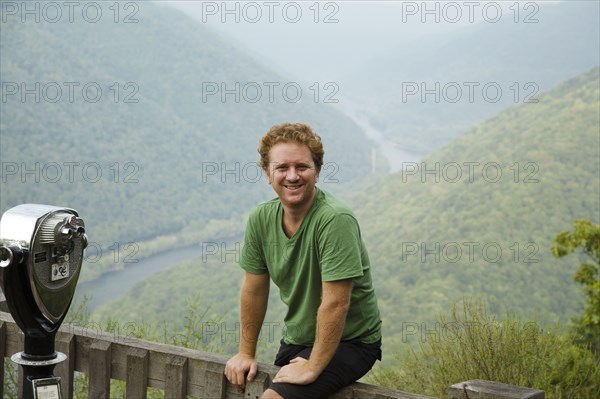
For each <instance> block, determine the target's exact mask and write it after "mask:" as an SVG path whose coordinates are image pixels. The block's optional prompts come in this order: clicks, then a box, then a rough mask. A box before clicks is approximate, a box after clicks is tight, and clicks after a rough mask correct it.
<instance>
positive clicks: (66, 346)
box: [54, 332, 75, 399]
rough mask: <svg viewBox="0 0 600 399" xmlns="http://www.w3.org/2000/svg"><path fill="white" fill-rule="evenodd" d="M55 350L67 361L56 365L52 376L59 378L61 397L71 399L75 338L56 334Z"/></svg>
mask: <svg viewBox="0 0 600 399" xmlns="http://www.w3.org/2000/svg"><path fill="white" fill-rule="evenodd" d="M56 350H57V351H59V352H62V353H64V354H65V355H67V360H65V361H63V362H61V363H59V364H57V365H56V367H55V368H54V375H56V376H58V377H60V388H61V392H62V397H63V398H64V399H73V378H74V376H73V373H74V370H75V336H74V335H73V334H69V333H65V332H59V333H58V334H56Z"/></svg>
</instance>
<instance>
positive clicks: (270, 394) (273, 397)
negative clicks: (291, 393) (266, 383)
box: [260, 389, 284, 399]
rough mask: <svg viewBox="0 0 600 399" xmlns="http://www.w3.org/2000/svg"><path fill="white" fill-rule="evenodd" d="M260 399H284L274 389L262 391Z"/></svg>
mask: <svg viewBox="0 0 600 399" xmlns="http://www.w3.org/2000/svg"><path fill="white" fill-rule="evenodd" d="M260 399H284V398H283V397H282V396H281V395H279V394H278V393H277V392H275V391H274V390H272V389H267V390H266V391H265V392H263V394H262V396H261V397H260Z"/></svg>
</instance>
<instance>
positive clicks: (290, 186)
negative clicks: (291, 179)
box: [283, 184, 304, 191]
mask: <svg viewBox="0 0 600 399" xmlns="http://www.w3.org/2000/svg"><path fill="white" fill-rule="evenodd" d="M303 186H304V185H303V184H288V185H284V186H283V187H285V188H287V189H288V190H290V191H296V190H298V189H300V188H302V187H303Z"/></svg>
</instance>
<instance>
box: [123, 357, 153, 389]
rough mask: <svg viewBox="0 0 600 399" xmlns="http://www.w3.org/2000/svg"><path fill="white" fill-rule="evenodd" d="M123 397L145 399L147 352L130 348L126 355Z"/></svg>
mask: <svg viewBox="0 0 600 399" xmlns="http://www.w3.org/2000/svg"><path fill="white" fill-rule="evenodd" d="M125 384H126V386H125V390H126V391H125V397H127V398H134V399H146V396H147V395H148V351H147V350H144V349H140V348H130V349H129V353H127V380H126V382H125Z"/></svg>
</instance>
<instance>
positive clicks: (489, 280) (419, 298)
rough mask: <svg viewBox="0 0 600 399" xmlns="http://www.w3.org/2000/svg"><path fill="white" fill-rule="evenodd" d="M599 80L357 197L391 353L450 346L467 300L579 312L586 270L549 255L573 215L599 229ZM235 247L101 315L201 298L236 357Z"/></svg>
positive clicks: (271, 329) (583, 80) (180, 309)
mask: <svg viewBox="0 0 600 399" xmlns="http://www.w3.org/2000/svg"><path fill="white" fill-rule="evenodd" d="M599 84H600V69H598V68H596V69H594V70H592V71H589V72H588V73H585V74H583V75H580V76H578V77H576V78H573V79H571V80H569V81H567V82H564V83H561V84H560V85H558V86H557V87H556V88H554V89H553V90H552V91H550V92H548V93H544V94H542V95H540V97H539V99H540V101H539V102H538V103H536V104H528V105H521V106H515V107H512V108H510V109H508V110H507V111H505V112H502V113H500V114H499V115H497V116H496V117H494V118H492V119H490V120H489V121H487V122H486V123H484V124H481V125H478V126H476V127H475V128H473V129H471V130H469V131H468V132H466V133H465V134H464V135H462V136H461V137H460V138H458V139H457V140H455V141H454V142H452V143H451V144H449V145H447V146H446V147H444V148H443V149H442V150H440V151H438V152H436V153H435V154H434V155H432V156H431V157H429V158H427V159H426V160H424V161H423V162H422V163H417V164H411V165H407V169H406V170H405V171H403V172H401V173H397V174H394V175H391V176H388V177H386V178H384V179H382V180H381V181H378V182H377V183H376V184H375V185H373V186H372V187H370V188H368V189H367V190H365V191H364V192H362V193H360V194H359V195H358V196H357V197H355V198H354V200H353V201H352V203H353V207H354V209H355V211H356V214H357V217H358V218H359V221H360V223H361V226H362V231H363V236H364V238H365V240H366V241H367V246H368V248H369V254H370V258H371V263H372V270H373V276H374V279H375V283H376V292H377V295H378V298H379V302H380V305H381V309H382V314H383V321H384V334H385V343H386V345H388V346H387V348H388V350H389V351H393V348H395V347H397V345H399V344H400V343H401V342H405V341H409V340H411V339H415V338H416V339H418V338H419V337H421V338H422V337H423V335H422V334H438V335H437V336H438V337H440V334H442V333H443V331H442V328H444V327H443V326H439V325H436V324H434V323H433V320H434V318H435V317H436V315H437V313H438V312H440V311H441V310H442V309H449V308H450V305H451V303H452V302H454V301H458V300H459V299H461V297H462V295H464V294H466V295H473V296H481V297H483V298H485V299H486V300H487V303H488V305H489V310H490V311H491V312H501V311H505V310H507V311H509V312H515V313H518V314H520V315H522V316H525V318H527V316H533V315H537V316H539V317H540V318H541V319H543V320H545V321H546V322H553V321H554V320H556V319H561V320H563V321H564V320H566V319H567V318H568V317H570V316H572V315H574V314H575V313H578V312H579V311H580V309H581V307H582V295H581V293H580V291H579V288H578V287H577V286H576V285H575V283H573V280H572V277H573V273H574V271H575V269H576V267H577V265H576V262H564V261H560V260H557V259H554V258H553V257H552V256H551V253H550V247H551V246H552V239H553V238H554V237H555V236H556V234H558V233H559V232H561V231H565V230H569V229H570V228H571V224H572V221H573V220H574V219H576V218H587V219H589V220H591V221H593V222H594V223H598V222H599V221H600V200H599V198H600V182H599V181H598V170H599V168H600V156H599V151H600V142H599V140H600V136H599V134H598V126H599V124H600V114H599V110H600V108H599V107H600V98H599V96H600V93H599V90H600V85H599ZM408 166H410V167H408ZM417 168H419V169H417ZM424 169H426V170H428V171H429V172H423V170H424ZM432 171H433V172H432ZM459 172H460V174H459ZM224 248H225V249H227V250H228V251H229V252H227V253H225V252H223V253H219V254H211V255H209V256H206V257H205V258H203V259H197V260H196V261H190V262H187V263H185V264H182V265H180V266H177V267H174V268H173V269H171V270H169V271H168V272H164V273H160V274H157V275H156V276H153V277H152V278H149V279H148V280H147V281H145V282H144V283H142V284H140V285H138V286H137V287H136V288H135V289H134V290H132V291H131V292H130V293H129V294H128V295H126V297H125V298H124V299H122V300H119V306H115V304H114V303H112V304H107V305H106V306H104V307H102V308H101V309H100V311H99V312H98V315H100V316H104V317H109V316H111V317H114V318H115V319H116V320H118V321H120V322H123V323H124V322H127V321H132V320H136V318H137V320H141V319H143V320H145V321H146V322H149V321H154V322H159V321H166V322H167V323H178V324H179V325H180V326H181V325H183V324H184V323H185V316H186V314H185V309H186V302H187V301H190V300H191V299H194V298H197V299H198V301H199V302H198V306H199V309H201V310H202V309H208V312H207V314H206V318H205V323H204V324H201V325H199V326H198V327H197V328H198V329H199V331H203V332H205V333H206V334H207V338H206V342H207V343H209V342H210V343H212V344H214V343H215V342H217V344H219V345H222V348H225V350H235V334H236V331H239V326H237V325H236V323H237V320H238V319H237V317H238V316H237V314H238V313H237V312H238V311H237V302H238V289H239V284H240V279H241V277H242V271H241V270H240V269H239V267H238V266H237V265H236V263H235V262H236V259H235V256H233V255H232V253H231V250H233V249H234V248H236V247H235V243H231V244H227V245H226V246H225V247H224ZM233 252H235V251H233ZM166 287H169V288H168V289H167V288H166ZM167 303H168V306H167ZM271 304H272V308H271V309H270V311H269V314H268V315H267V318H266V321H267V322H268V323H270V324H268V326H267V327H265V328H263V333H264V334H265V335H264V336H263V338H262V341H261V342H262V343H263V350H266V351H267V352H269V351H271V352H272V351H273V350H275V348H276V346H277V342H276V339H275V341H269V338H270V337H271V336H272V334H273V333H275V334H276V335H277V334H280V331H281V327H282V324H281V306H280V304H279V300H278V298H277V293H276V292H275V291H274V292H272V298H271ZM174 309H176V311H174ZM215 323H216V324H215ZM459 327H460V326H459ZM201 329H204V330H201ZM236 329H237V330H236ZM436 331H437V332H436ZM214 340H216V341H214ZM221 340H222V342H221ZM388 353H391V352H388Z"/></svg>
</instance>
